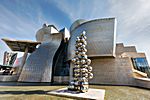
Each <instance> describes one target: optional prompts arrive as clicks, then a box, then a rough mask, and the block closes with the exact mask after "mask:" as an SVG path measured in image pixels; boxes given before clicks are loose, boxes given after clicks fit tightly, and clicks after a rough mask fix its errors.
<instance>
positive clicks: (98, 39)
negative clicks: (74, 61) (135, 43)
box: [68, 18, 115, 60]
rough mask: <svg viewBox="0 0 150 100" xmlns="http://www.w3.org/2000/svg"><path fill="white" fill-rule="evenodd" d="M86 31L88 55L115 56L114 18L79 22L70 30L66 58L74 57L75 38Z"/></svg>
mask: <svg viewBox="0 0 150 100" xmlns="http://www.w3.org/2000/svg"><path fill="white" fill-rule="evenodd" d="M82 31H86V34H87V35H86V36H87V43H88V45H87V49H88V52H87V54H88V56H89V57H96V56H112V57H113V56H115V18H106V19H97V20H91V21H87V22H85V23H82V24H80V25H79V26H77V27H76V28H75V29H74V30H72V31H71V39H70V41H69V45H68V60H70V59H71V58H73V57H74V50H75V40H76V37H77V36H79V35H80V33H81V32H82Z"/></svg>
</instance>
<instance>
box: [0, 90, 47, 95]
mask: <svg viewBox="0 0 150 100" xmlns="http://www.w3.org/2000/svg"><path fill="white" fill-rule="evenodd" d="M0 94H15V95H17V94H27V95H32V94H43V95H44V94H47V91H43V90H34V91H0Z"/></svg>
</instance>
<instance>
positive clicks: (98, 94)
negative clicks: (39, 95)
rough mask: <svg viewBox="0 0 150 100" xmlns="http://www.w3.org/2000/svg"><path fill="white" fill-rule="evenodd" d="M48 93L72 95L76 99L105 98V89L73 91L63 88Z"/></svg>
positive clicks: (99, 99) (64, 95) (97, 99)
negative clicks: (83, 91)
mask: <svg viewBox="0 0 150 100" xmlns="http://www.w3.org/2000/svg"><path fill="white" fill-rule="evenodd" d="M48 94H51V95H56V96H63V97H70V98H75V99H95V100H104V96H105V90H103V89H91V88H90V89H89V90H88V92H85V93H80V92H77V91H71V90H68V89H67V88H62V89H58V90H54V91H50V92H48Z"/></svg>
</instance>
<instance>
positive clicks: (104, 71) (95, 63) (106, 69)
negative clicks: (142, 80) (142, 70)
mask: <svg viewBox="0 0 150 100" xmlns="http://www.w3.org/2000/svg"><path fill="white" fill-rule="evenodd" d="M91 66H92V67H93V74H94V78H93V79H92V80H90V83H92V84H111V85H131V84H132V82H133V72H132V67H131V63H130V59H129V58H101V59H100V58H99V59H98V58H93V59H92V64H91Z"/></svg>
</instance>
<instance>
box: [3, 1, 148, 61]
mask: <svg viewBox="0 0 150 100" xmlns="http://www.w3.org/2000/svg"><path fill="white" fill-rule="evenodd" d="M149 11H150V0H0V38H12V39H19V40H22V39H23V40H35V33H36V31H37V30H38V29H39V28H40V27H41V26H42V24H43V23H48V24H54V25H55V26H56V27H57V28H58V29H61V28H63V27H67V28H69V27H70V25H71V24H72V23H73V22H74V21H75V20H77V19H86V20H90V19H96V18H105V17H116V18H117V42H123V43H124V44H125V45H135V46H136V47H137V50H138V51H139V52H146V54H147V57H148V59H150V45H149V43H150V12H149ZM5 50H9V48H8V47H7V46H6V44H4V42H2V41H1V40H0V55H1V57H0V63H1V62H2V58H3V52H4V51H5Z"/></svg>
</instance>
